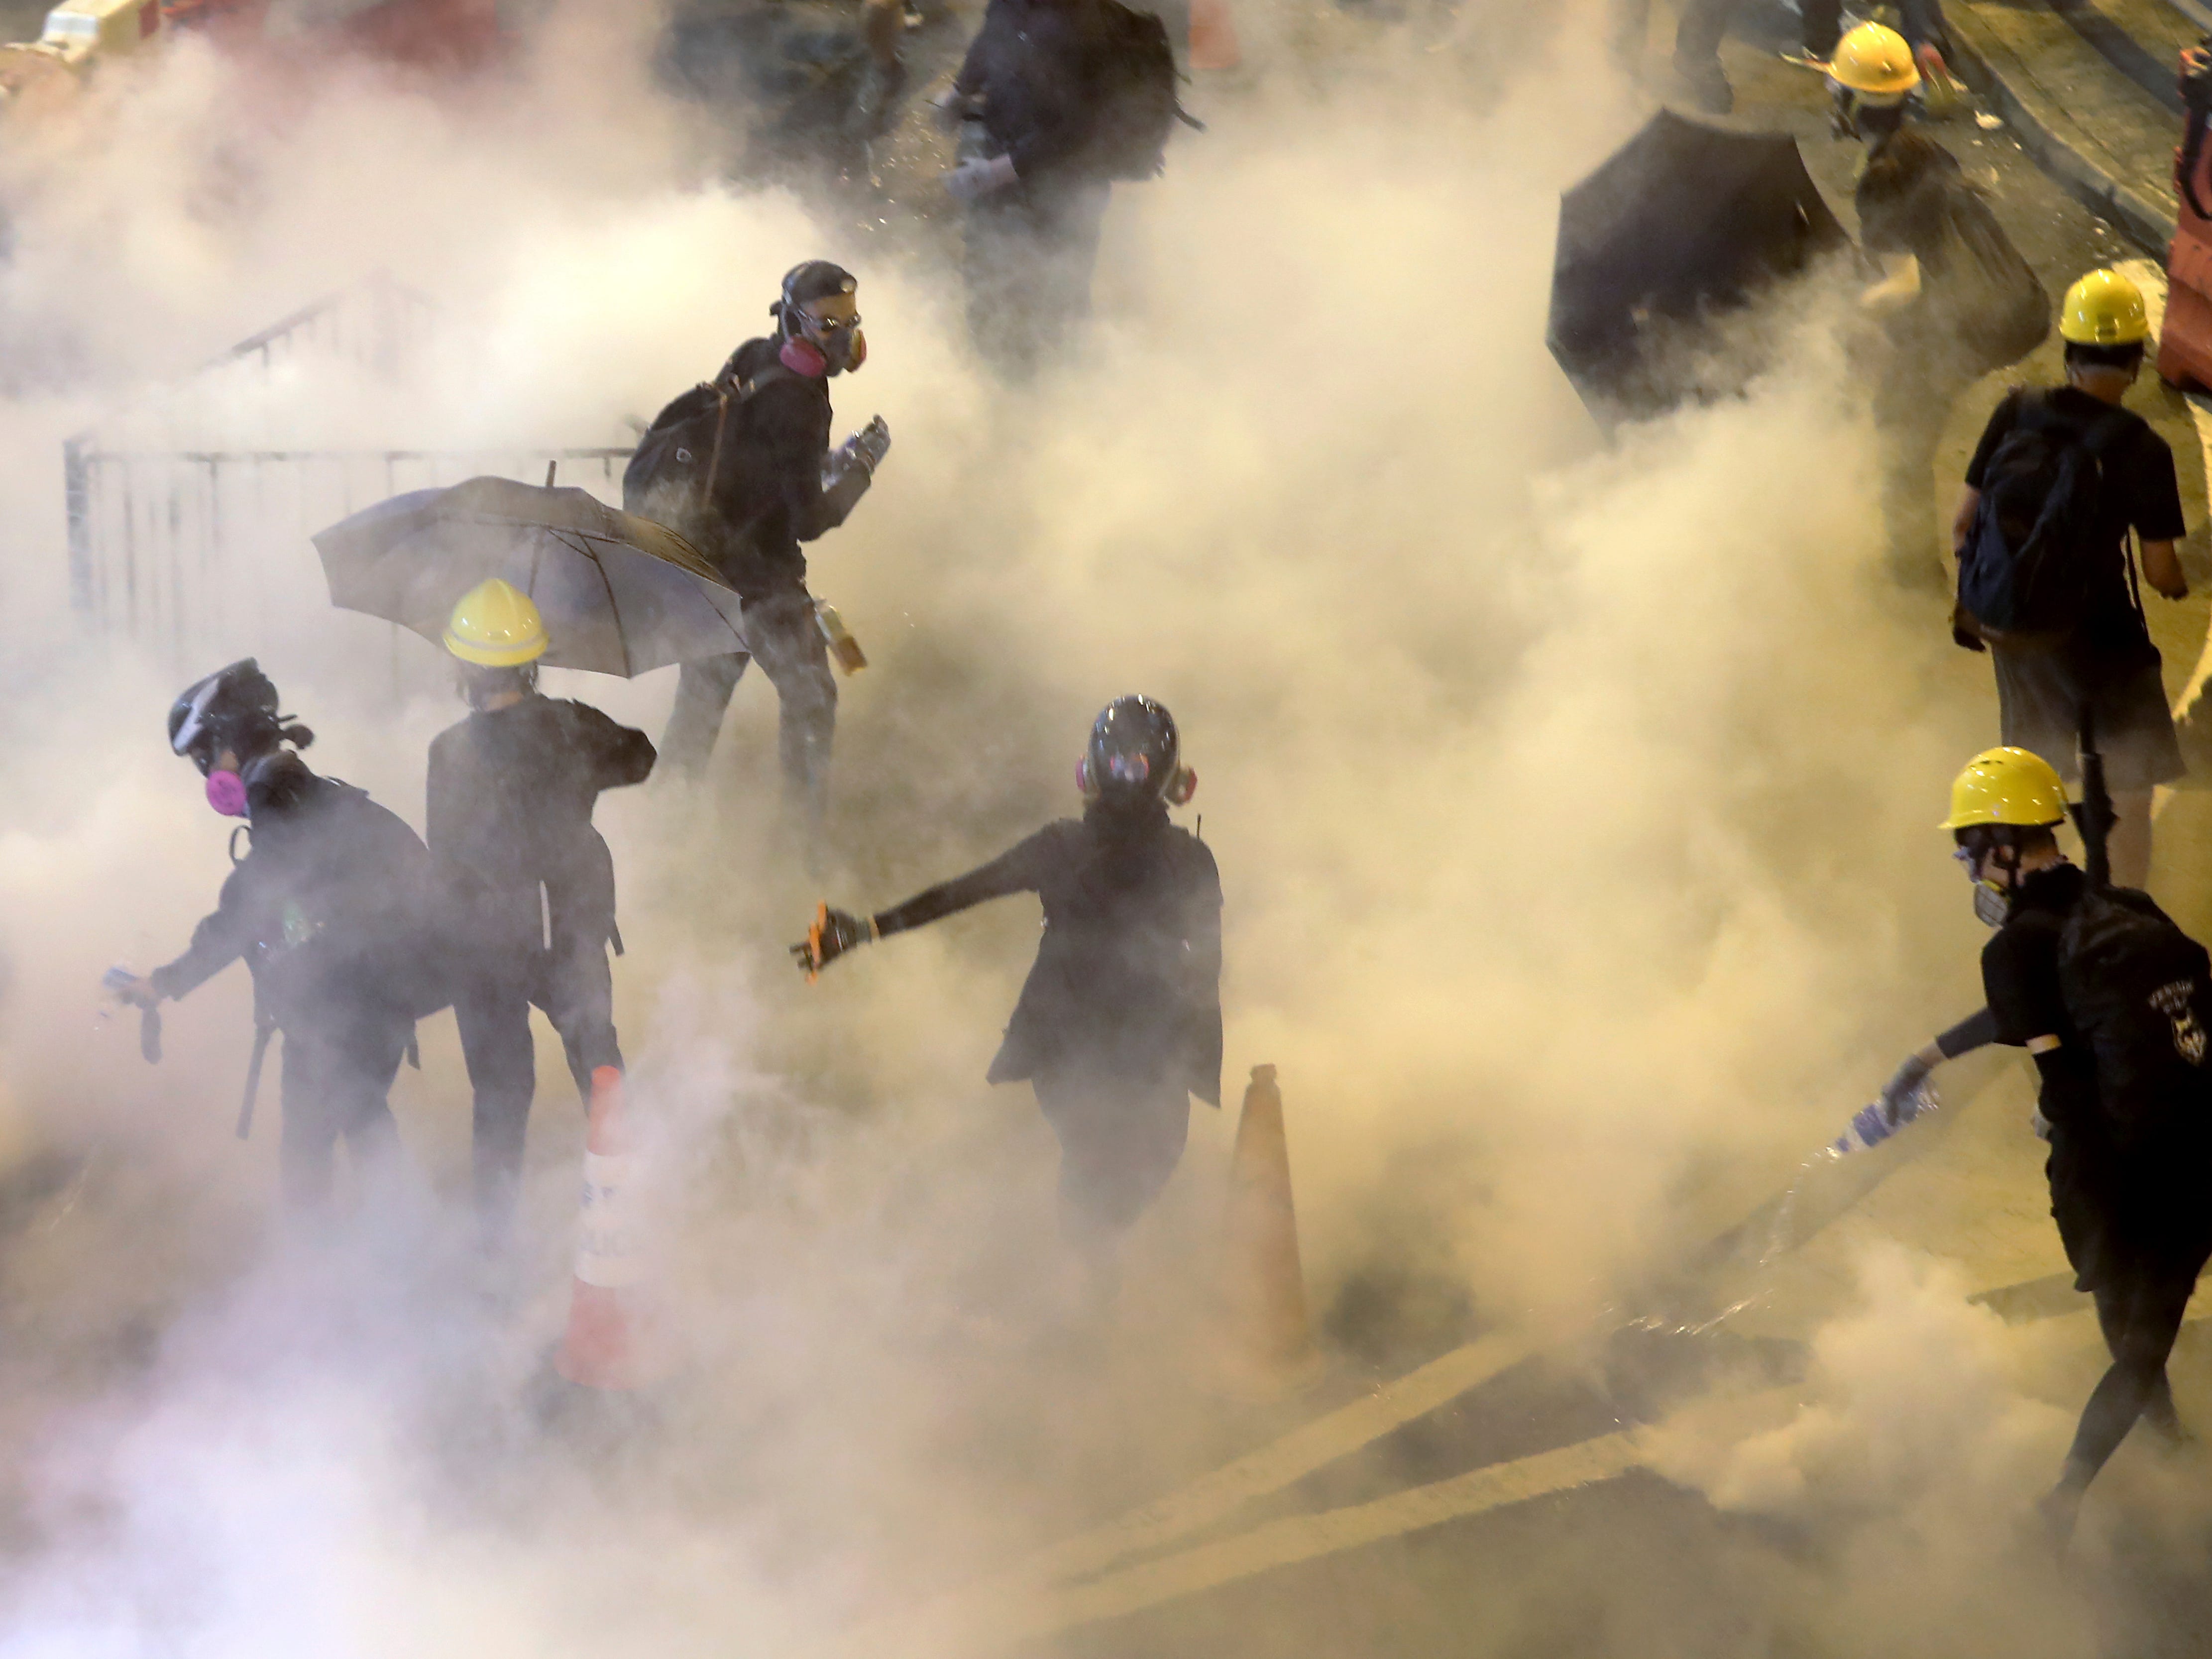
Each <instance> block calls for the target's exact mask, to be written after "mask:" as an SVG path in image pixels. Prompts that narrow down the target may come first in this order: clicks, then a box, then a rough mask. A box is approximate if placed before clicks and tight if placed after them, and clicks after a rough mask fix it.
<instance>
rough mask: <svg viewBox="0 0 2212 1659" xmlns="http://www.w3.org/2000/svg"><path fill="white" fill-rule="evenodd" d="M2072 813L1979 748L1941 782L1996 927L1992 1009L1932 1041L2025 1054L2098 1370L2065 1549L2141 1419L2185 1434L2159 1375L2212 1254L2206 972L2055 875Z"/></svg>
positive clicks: (2152, 924)
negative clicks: (2089, 1306) (1993, 1045)
mask: <svg viewBox="0 0 2212 1659" xmlns="http://www.w3.org/2000/svg"><path fill="white" fill-rule="evenodd" d="M2067 815H2068V814H2067V805H2066V787H2065V785H2064V784H2063V782H2062V781H2060V779H2059V776H2058V774H2057V770H2056V769H2054V768H2053V767H2051V764H2050V763H2048V762H2046V761H2045V760H2044V759H2043V758H2042V757H2039V756H2037V755H2035V754H2033V753H2031V752H2029V751H2028V750H2025V749H1990V750H1984V752H1983V753H1981V754H1979V755H1977V756H1975V757H1974V758H1973V759H1972V761H1970V762H1968V763H1967V764H1966V769H1965V770H1963V771H1962V772H1960V774H1959V776H1958V778H1957V780H1956V781H1954V783H1953V784H1952V786H1951V812H1950V815H1949V817H1947V818H1945V819H1944V821H1943V827H1944V828H1945V829H1948V830H1950V831H1951V834H1952V837H1953V840H1954V842H1955V846H1954V856H1955V857H1956V858H1957V859H1958V860H1959V862H1960V864H1961V865H1962V866H1964V867H1965V869H1966V875H1967V878H1968V879H1969V880H1970V881H1971V882H1972V884H1973V890H1974V911H1975V914H1976V915H1978V917H1979V918H1980V919H1981V920H1982V921H1984V922H1985V923H1986V924H1988V925H1989V926H1990V927H1992V928H1994V929H1995V932H1994V933H1992V935H1991V936H1990V941H1989V943H1988V944H1987V945H1985V946H1984V947H1983V951H1982V987H1983V992H1984V995H1985V996H1986V997H1987V998H1988V1006H1987V1007H1986V1008H1984V1010H1983V1011H1982V1012H1980V1013H1979V1014H1977V1015H1976V1016H1974V1017H1973V1018H1972V1019H1971V1020H1969V1021H1967V1022H1966V1023H1965V1024H1962V1025H1960V1026H1959V1027H1955V1028H1954V1031H1953V1032H1952V1033H1950V1034H1947V1036H1949V1037H1952V1038H1954V1039H1956V1044H1957V1046H1954V1047H1953V1048H1951V1049H1950V1053H1951V1054H1958V1053H1963V1052H1965V1051H1966V1048H1972V1047H1977V1046H1979V1042H1982V1041H1989V1042H2001V1043H2005V1044H2008V1045H2010V1046H2012V1047H2015V1048H2025V1049H2027V1052H2028V1054H2029V1055H2030V1056H2031V1057H2032V1058H2033V1060H2034V1062H2035V1068H2036V1072H2037V1074H2038V1079H2039V1085H2040V1089H2039V1100H2038V1113H2037V1125H2036V1127H2037V1132H2038V1133H2040V1134H2042V1135H2043V1136H2044V1137H2045V1139H2048V1140H2049V1142H2050V1143H2051V1155H2050V1158H2049V1160H2048V1162H2047V1163H2046V1164H2045V1174H2046V1176H2048V1178H2049V1181H2050V1185H2051V1216H2052V1218H2053V1219H2054V1220H2055V1221H2056V1222H2057V1225H2058V1236H2059V1239H2060V1241H2061V1243H2063V1245H2064V1246H2065V1249H2066V1256H2067V1260H2068V1261H2069V1263H2070V1264H2071V1265H2072V1267H2073V1268H2074V1270H2075V1285H2076V1287H2077V1288H2079V1289H2081V1290H2084V1291H2088V1292H2089V1293H2090V1294H2091V1295H2092V1296H2093V1297H2094V1298H2095V1302H2096V1309H2097V1320H2098V1323H2099V1326H2100V1328H2101V1330H2102V1332H2103V1334H2104V1338H2105V1345H2106V1349H2107V1350H2108V1351H2109V1352H2110V1354H2111V1356H2112V1364H2111V1367H2110V1368H2109V1369H2108V1370H2106V1373H2105V1375H2104V1377H2103V1378H2102V1379H2101V1380H2100V1382H2099V1383H2098V1384H2097V1386H2096V1389H2094V1391H2093V1393H2092V1394H2091V1395H2090V1396H2089V1401H2088V1404H2087V1406H2086V1407H2084V1408H2083V1411H2082V1413H2081V1423H2080V1425H2079V1426H2078V1427H2077V1428H2076V1430H2075V1436H2074V1442H2073V1444H2072V1446H2071V1448H2070V1449H2069V1451H2068V1454H2067V1458H2066V1462H2065V1466H2064V1468H2063V1471H2062V1472H2061V1474H2060V1477H2059V1480H2058V1482H2057V1485H2056V1486H2054V1487H2053V1488H2052V1489H2051V1492H2050V1493H2049V1495H2048V1496H2046V1497H2045V1499H2044V1501H2043V1505H2042V1512H2043V1516H2044V1519H2045V1522H2047V1523H2048V1525H2049V1526H2050V1528H2051V1531H2052V1533H2053V1534H2054V1535H2055V1536H2057V1537H2058V1538H2060V1539H2062V1540H2063V1538H2064V1537H2066V1536H2067V1535H2069V1534H2070V1533H2071V1532H2072V1529H2073V1526H2074V1522H2075V1516H2076V1514H2077V1513H2078V1511H2079V1510H2080V1508H2081V1499H2082V1496H2083V1494H2084V1493H2085V1492H2087V1490H2088V1486H2089V1483H2090V1482H2091V1481H2092V1480H2093V1479H2094V1478H2095V1477H2096V1474H2097V1472H2098V1471H2099V1470H2100V1469H2101V1468H2103V1467H2104V1466H2105V1464H2106V1462H2107V1461H2108V1460H2109V1459H2110V1458H2111V1456H2112V1454H2113V1452H2114V1451H2116V1450H2118V1448H2119V1444H2120V1442H2121V1441H2122V1440H2123V1439H2124V1438H2125V1437H2126V1436H2127V1433H2128V1431H2129V1430H2130V1428H2132V1427H2133V1426H2134V1425H2135V1424H2136V1421H2137V1420H2138V1419H2140V1420H2142V1422H2144V1423H2146V1424H2148V1425H2149V1426H2150V1428H2151V1429H2152V1431H2154V1433H2156V1434H2158V1435H2159V1436H2160V1437H2162V1438H2164V1439H2166V1440H2167V1441H2169V1442H2173V1441H2179V1440H2180V1439H2182V1438H2183V1437H2184V1431H2183V1429H2182V1425H2181V1422H2180V1419H2179V1416H2178V1415H2177V1414H2176V1413H2175V1410H2174V1404H2173V1393H2172V1388H2171V1387H2170V1386H2169V1384H2168V1383H2167V1380H2166V1358H2167V1356H2168V1354H2169V1353H2170V1352H2172V1347H2173V1342H2174V1338H2175V1336H2176V1334H2178V1333H2179V1330H2180V1328H2181V1321H2182V1315H2183V1311H2184V1310H2185V1308H2186V1307H2187V1306H2188V1303H2189V1298H2190V1296H2191V1293H2192V1291H2194V1289H2195V1287H2196V1284H2197V1275H2198V1274H2199V1273H2201V1272H2202V1271H2203V1267H2204V1263H2205V1261H2206V1260H2207V1259H2208V1258H2212V1203H2208V1202H2207V1201H2206V1198H2205V1194H2207V1193H2209V1192H2212V1077H2208V1075H2207V1073H2206V1069H2205V1066H2206V1060H2207V1059H2208V1057H2212V1056H2208V1053H2207V1048H2208V1042H2207V1027H2206V1024H2205V1022H2207V1021H2208V1020H2212V982H2208V978H2207V966H2208V959H2207V957H2206V955H2205V952H2204V950H2203V946H2201V945H2198V944H2197V942H2196V941H2195V940H2194V939H2191V938H2189V937H2188V935H2186V934H2185V933H2182V931H2181V930H2180V929H2179V927H2175V926H2174V924H2173V923H2172V921H2171V920H2169V919H2168V918H2167V917H2166V915H2165V913H2164V912H2162V911H2161V910H2160V909H2159V908H2158V907H2157V906H2156V905H2155V904H2154V903H2152V902H2151V901H2150V899H2149V898H2148V896H2145V895H2144V894H2142V893H2141V892H2137V891H2135V890H2131V889H2127V888H2115V887H2110V886H2100V885H2097V884H2094V883H2093V882H2092V881H2091V880H2090V879H2089V878H2088V877H2087V875H2086V874H2085V872H2083V871H2082V870H2081V869H2080V868H2079V867H2077V866H2075V865H2074V864H2072V863H2070V862H2069V861H2068V860H2067V859H2066V858H2065V857H2064V856H2063V854H2061V853H2060V851H2059V848H2058V842H2057V835H2056V831H2057V827H2058V825H2059V824H2060V823H2063V822H2064V821H2065V819H2066V817H2067ZM1942 1041H1943V1040H1942V1039H1939V1044H1940V1043H1941V1042H1942ZM1945 1057H1948V1056H1947V1055H1944V1054H1931V1053H1930V1052H1929V1050H1923V1051H1922V1052H1921V1053H1919V1054H1915V1055H1914V1056H1912V1057H1911V1059H1909V1060H1907V1061H1906V1062H1905V1066H1904V1067H1902V1068H1900V1072H1899V1077H1898V1078H1897V1079H1893V1080H1892V1085H1891V1088H1892V1089H1893V1090H1894V1089H1896V1088H1898V1087H1899V1085H1900V1084H1909V1085H1911V1086H1914V1087H1917V1084H1918V1082H1919V1080H1921V1079H1924V1078H1925V1077H1926V1075H1927V1073H1928V1071H1929V1069H1932V1067H1933V1066H1934V1065H1935V1064H1936V1063H1937V1062H1938V1061H1939V1060H1941V1059H1942V1058H1945ZM1887 1094H1888V1091H1885V1097H1886V1098H1887Z"/></svg>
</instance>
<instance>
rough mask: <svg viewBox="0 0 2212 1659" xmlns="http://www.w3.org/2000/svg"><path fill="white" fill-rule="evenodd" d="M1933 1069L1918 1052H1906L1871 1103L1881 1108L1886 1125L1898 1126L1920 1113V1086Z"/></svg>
mask: <svg viewBox="0 0 2212 1659" xmlns="http://www.w3.org/2000/svg"><path fill="white" fill-rule="evenodd" d="M1935 1069H1936V1068H1935V1067H1934V1066H1930V1065H1929V1063H1928V1062H1927V1061H1926V1060H1923V1059H1921V1057H1920V1056H1919V1055H1918V1054H1907V1055H1906V1056H1905V1063H1904V1064H1903V1065H1902V1066H1899V1067H1898V1068H1897V1070H1896V1071H1895V1072H1894V1073H1892V1074H1891V1076H1890V1079H1889V1081H1888V1082H1887V1083H1885V1084H1883V1085H1881V1095H1880V1096H1879V1097H1876V1099H1875V1105H1877V1106H1879V1107H1881V1115H1882V1117H1883V1118H1884V1119H1885V1120H1886V1121H1887V1124H1888V1126H1889V1127H1890V1128H1892V1129H1902V1128H1903V1127H1905V1125H1906V1124H1908V1123H1910V1122H1911V1121H1912V1120H1913V1119H1914V1118H1916V1117H1917V1116H1919V1115H1920V1102H1919V1100H1918V1098H1917V1096H1918V1094H1919V1092H1920V1085H1922V1084H1923V1083H1925V1082H1927V1081H1928V1079H1929V1075H1930V1074H1931V1073H1933V1072H1934V1071H1935Z"/></svg>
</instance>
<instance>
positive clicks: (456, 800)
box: [426, 579, 653, 1243]
mask: <svg viewBox="0 0 2212 1659" xmlns="http://www.w3.org/2000/svg"><path fill="white" fill-rule="evenodd" d="M550 643H551V641H550V639H549V638H548V636H547V635H546V632H545V627H544V622H543V621H542V619H541V618H540V617H539V616H538V607H537V606H536V605H532V603H531V601H530V599H528V598H527V597H526V595H524V594H523V593H521V592H518V591H517V590H516V589H515V588H513V586H509V585H508V584H507V583H506V582H504V581H500V580H496V579H495V580H491V581H488V582H486V583H484V584H483V586H480V587H478V588H477V589H476V590H475V591H474V592H471V593H470V594H469V595H468V596H467V597H466V598H465V599H462V600H461V602H460V604H459V605H457V606H456V607H455V608H454V611H453V621H452V623H451V624H450V625H449V626H448V627H447V630H446V648H447V650H448V651H450V652H452V653H453V655H454V656H455V657H456V658H457V659H459V661H460V663H461V665H462V690H463V692H464V694H465V696H467V698H468V700H469V705H470V708H471V714H470V715H469V717H468V718H467V719H466V720H463V721H462V722H461V723H460V724H459V725H458V726H451V727H449V728H447V730H446V731H444V732H440V733H439V734H438V737H437V738H436V739H435V741H434V742H433V743H432V744H430V772H429V790H428V806H427V819H426V822H427V824H428V830H429V843H430V853H431V856H432V857H433V858H434V859H435V860H436V862H437V866H438V874H439V878H440V882H441V888H442V890H443V892H444V894H445V895H446V898H447V906H448V910H447V926H448V931H449V933H450V934H451V935H452V937H453V939H454V941H455V944H454V947H453V948H454V954H455V957H456V959H457V962H458V963H459V968H460V972H459V976H458V979H457V981H456V984H455V987H454V998H453V1013H454V1017H455V1018H456V1020H457V1021H458V1022H459V1026H460V1034H461V1051H462V1053H463V1054H465V1056H466V1057H467V1059H468V1064H469V1083H470V1086H471V1088H472V1089H473V1091H475V1095H476V1113H475V1147H476V1159H475V1163H476V1198H477V1216H478V1218H479V1220H480V1221H481V1223H482V1224H483V1232H484V1236H485V1238H486V1240H487V1242H493V1243H495V1242H497V1241H498V1240H500V1239H501V1238H503V1237H505V1235H506V1233H507V1228H508V1226H509V1225H510V1223H511V1221H512V1219H513V1212H514V1200H515V1192H516V1188H517V1186H518V1184H519V1182H520V1179H521V1174H522V1153H523V1141H524V1135H525V1132H526V1127H527V1126H528V1123H529V1120H530V1104H531V1099H532V1096H533V1094H534V1093H535V1092H536V1091H537V1085H538V1066H537V1054H536V1050H535V1047H534V1045H533V1044H532V1041H531V1036H530V1010H531V1006H532V1005H533V1004H535V1005H536V1006H538V1007H540V1008H543V1009H544V1011H545V1013H546V1017H547V1018H550V1020H551V1021H552V1022H553V1029H554V1030H556V1031H557V1032H559V1033H560V1035H561V1043H562V1048H564V1049H566V1051H567V1053H568V1070H569V1073H570V1074H571V1075H572V1076H574V1079H575V1082H576V1092H577V1094H578V1095H579V1096H580V1097H581V1098H582V1099H583V1100H584V1101H585V1102H586V1104H588V1103H590V1100H591V1097H592V1086H593V1076H594V1074H595V1073H598V1072H599V1071H601V1070H602V1069H603V1068H606V1067H611V1068H613V1069H614V1070H615V1071H616V1072H617V1073H618V1072H620V1071H621V1070H622V1066H623V1057H622V1048H621V1045H620V1044H619V1043H618V1042H617V1040H616V1036H615V1024H614V981H613V977H612V975H611V974H610V972H609V971H608V967H607V948H608V945H610V944H612V945H614V948H615V949H616V950H617V951H620V949H621V948H622V945H621V935H620V934H619V933H617V930H616V927H615V872H614V860H613V858H612V857H611V854H609V853H608V851H607V844H606V842H605V840H604V839H603V838H602V837H601V836H600V835H599V831H598V830H597V829H593V828H592V808H593V807H594V806H595V805H597V804H598V801H599V794H600V792H601V791H603V790H607V789H619V788H622V787H626V786H628V785H630V784H636V783H642V782H644V781H645V780H646V779H647V776H648V775H651V773H652V771H653V743H652V740H651V739H650V738H647V736H646V735H645V733H644V732H636V731H633V730H631V729H630V728H629V726H618V725H617V724H616V723H615V722H614V721H613V720H610V719H608V718H607V716H606V715H605V714H601V713H600V712H599V710H598V709H596V708H590V707H588V706H586V704H583V703H580V702H568V701H567V700H565V699H558V698H553V697H547V696H541V695H540V694H539V692H538V666H537V659H538V657H540V656H542V655H544V653H545V651H546V650H547V648H548V647H550Z"/></svg>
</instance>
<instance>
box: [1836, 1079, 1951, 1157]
mask: <svg viewBox="0 0 2212 1659" xmlns="http://www.w3.org/2000/svg"><path fill="white" fill-rule="evenodd" d="M1940 1105H1942V1097H1940V1096H1938V1095H1937V1094H1936V1083H1935V1079H1932V1078H1923V1079H1921V1080H1920V1084H1919V1086H1918V1087H1917V1088H1916V1089H1914V1090H1913V1091H1912V1092H1911V1094H1909V1095H1907V1096H1905V1098H1904V1100H1903V1101H1902V1102H1900V1103H1899V1106H1898V1109H1897V1121H1895V1122H1894V1123H1893V1122H1891V1121H1890V1120H1889V1116H1888V1114H1887V1113H1886V1112H1885V1111H1884V1110H1883V1109H1882V1104H1881V1102H1880V1101H1879V1100H1877V1101H1875V1103H1873V1104H1871V1105H1869V1106H1862V1107H1861V1108H1859V1109H1858V1111H1857V1113H1855V1114H1854V1115H1852V1118H1851V1124H1850V1127H1849V1128H1848V1129H1845V1130H1844V1132H1843V1133H1841V1134H1839V1135H1838V1136H1837V1137H1836V1138H1835V1139H1833V1140H1832V1141H1830V1142H1829V1143H1828V1156H1829V1157H1831V1158H1849V1157H1850V1155H1851V1154H1852V1153H1853V1152H1864V1151H1866V1149H1867V1148H1868V1147H1869V1146H1880V1145H1881V1143H1882V1142H1883V1141H1885V1140H1887V1139H1889V1138H1890V1137H1891V1136H1892V1135H1893V1134H1895V1133H1897V1132H1898V1131H1899V1129H1902V1128H1904V1127H1905V1126H1906V1125H1907V1124H1909V1123H1912V1122H1915V1121H1917V1120H1919V1119H1921V1118H1923V1117H1925V1116H1927V1115H1928V1114H1929V1113H1930V1112H1932V1111H1934V1110H1935V1109H1936V1108H1937V1107H1938V1106H1940Z"/></svg>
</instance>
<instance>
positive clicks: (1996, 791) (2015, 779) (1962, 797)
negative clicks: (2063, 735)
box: [1938, 749, 2066, 829]
mask: <svg viewBox="0 0 2212 1659" xmlns="http://www.w3.org/2000/svg"><path fill="white" fill-rule="evenodd" d="M2065 821H2066V786H2065V785H2064V784H2063V783H2061V782H2060V781H2058V774H2057V771H2056V770H2055V769H2053V768H2052V767H2051V763H2050V762H2049V761H2047V760H2045V759H2044V758H2043V757H2042V756H2040V755H2035V754H2031V753H2029V752H2028V751H2027V750H2025V749H1984V750H1982V752H1981V753H1980V754H1978V755H1977V756H1975V757H1973V759H1972V760H1970V761H1968V762H1967V763H1966V770H1965V771H1963V772H1961V773H1960V774H1959V775H1958V776H1957V777H1956V778H1954V779H1953V780H1952V782H1951V816H1950V817H1948V818H1946V819H1944V820H1943V822H1942V824H1941V825H1939V826H1938V827H1939V828H1941V829H1972V827H1973V826H1974V825H1976V824H1978V823H2009V824H2014V825H2016V826H2018V827H2020V828H2022V829H2040V828H2043V827H2045V826H2046V825H2050V824H2053V823H2064V822H2065Z"/></svg>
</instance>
